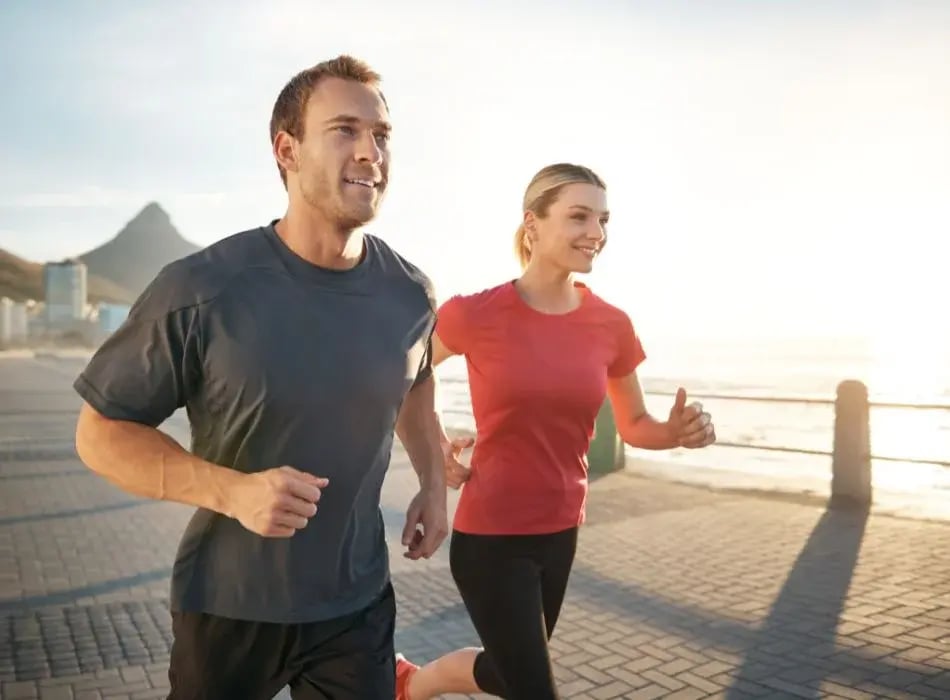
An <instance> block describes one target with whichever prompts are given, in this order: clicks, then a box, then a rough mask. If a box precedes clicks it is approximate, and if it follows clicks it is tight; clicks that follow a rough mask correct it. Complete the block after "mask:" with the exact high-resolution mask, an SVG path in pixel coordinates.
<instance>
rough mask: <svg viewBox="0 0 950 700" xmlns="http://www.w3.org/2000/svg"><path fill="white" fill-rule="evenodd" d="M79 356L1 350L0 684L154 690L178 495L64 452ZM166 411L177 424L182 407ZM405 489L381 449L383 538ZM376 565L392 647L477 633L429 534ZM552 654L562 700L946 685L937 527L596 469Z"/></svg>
mask: <svg viewBox="0 0 950 700" xmlns="http://www.w3.org/2000/svg"><path fill="white" fill-rule="evenodd" d="M82 364H83V359H81V358H69V357H62V356H59V357H52V356H48V357H42V356H40V357H33V356H30V355H24V356H22V357H14V356H6V357H3V356H0V698H2V699H3V700H14V699H18V698H42V699H44V700H49V699H56V700H92V699H93V698H95V699H100V698H162V697H165V693H166V692H167V676H166V671H167V663H168V651H169V645H170V643H171V630H170V623H169V617H168V608H167V602H166V596H167V592H168V577H169V573H170V567H171V563H172V559H173V557H174V552H175V549H176V546H177V543H178V538H179V535H180V533H181V531H182V528H183V526H184V524H185V522H186V520H187V519H188V517H189V514H190V509H189V508H186V507H183V506H179V505H176V504H167V503H153V502H147V501H142V500H139V499H136V498H133V497H130V496H128V495H126V494H124V493H122V492H121V491H119V490H117V489H115V488H113V487H112V486H110V485H109V484H107V483H106V482H104V481H103V480H101V479H99V478H97V477H96V476H94V475H92V474H91V473H90V472H89V471H88V470H86V469H85V468H84V467H83V466H82V465H81V464H80V463H79V462H78V460H77V458H76V456H75V452H74V450H73V445H72V431H73V428H74V424H75V414H76V410H77V408H78V399H77V398H76V396H75V395H74V394H73V392H72V391H71V389H70V384H71V382H72V379H73V378H74V377H75V375H76V373H77V372H78V371H79V369H80V368H81V366H82ZM166 427H167V428H168V429H169V430H170V432H172V434H173V435H175V436H176V437H177V438H178V439H180V440H186V434H187V428H186V426H185V424H184V422H183V420H182V417H181V416H175V417H174V418H173V419H171V420H170V421H169V424H168V425H167V426H166ZM413 493H414V475H413V473H412V470H411V468H410V467H409V465H408V463H407V461H406V458H405V455H404V454H403V453H402V452H401V451H397V452H396V453H395V454H394V458H393V465H392V470H391V473H390V475H389V477H388V479H387V482H386V486H385V489H384V493H383V511H384V516H385V519H386V522H387V525H388V527H389V529H390V541H391V542H392V543H394V544H396V543H398V533H399V530H400V529H401V525H402V517H403V513H404V509H405V506H406V504H407V502H408V500H409V498H410V497H411V495H412V494H413ZM451 502H452V503H454V492H453V500H452V501H451ZM392 568H393V577H394V584H395V588H396V592H397V596H398V604H399V618H398V627H397V646H398V647H399V649H400V650H401V651H403V652H404V653H406V654H407V655H408V656H409V657H410V658H412V659H414V660H416V661H424V660H428V659H431V658H433V657H435V656H436V655H438V654H440V653H442V652H444V651H447V650H449V649H452V648H454V647H457V646H461V645H471V644H475V643H477V639H476V637H475V635H474V632H473V631H472V628H471V625H470V623H469V622H468V620H467V616H466V614H465V610H464V608H463V606H462V604H461V602H460V600H459V597H458V594H457V593H456V591H455V588H454V585H453V583H452V580H451V576H450V573H449V570H448V561H447V547H443V548H442V550H441V551H440V552H439V554H438V555H437V556H436V557H435V558H433V559H432V560H431V561H428V562H421V563H420V562H409V561H407V560H405V559H403V558H402V557H401V553H400V550H399V548H398V547H396V546H394V547H393V550H392ZM552 651H553V655H554V659H555V662H556V672H557V677H558V679H559V681H560V688H561V693H562V696H563V697H564V698H571V699H581V698H586V699H593V698H596V699H602V700H605V699H608V698H644V699H647V698H679V699H684V700H688V699H691V698H736V699H738V698H759V697H767V698H852V699H857V698H874V697H884V698H934V699H939V698H948V697H950V523H948V522H945V521H940V520H923V519H915V518H913V517H894V516H893V515H887V514H881V513H877V512H872V513H871V514H867V513H863V512H856V511H846V510H826V509H825V507H824V504H823V503H821V502H819V501H818V500H815V499H808V498H803V497H792V496H782V495H780V494H768V493H755V494H749V493H739V492H728V491H722V490H719V491H717V490H714V489H709V488H702V487H699V486H689V485H683V484H673V483H670V482H667V481H663V480H659V479H651V478H645V477H643V476H642V475H638V474H637V473H636V472H635V471H633V470H632V469H628V470H627V471H624V472H620V473H615V474H611V475H609V476H604V477H601V478H599V479H597V480H595V482H594V483H593V485H592V488H591V495H590V503H589V521H588V523H587V525H586V526H585V527H584V529H583V530H582V535H581V539H580V549H579V553H578V557H577V564H576V567H575V571H574V574H573V577H572V579H571V585H570V589H569V593H568V597H567V600H566V603H565V608H564V612H563V614H562V618H561V622H560V624H559V626H558V629H557V631H556V633H555V638H554V640H553V641H552ZM280 697H282V698H286V697H289V695H288V694H287V693H286V691H284V692H282V693H281V696H280Z"/></svg>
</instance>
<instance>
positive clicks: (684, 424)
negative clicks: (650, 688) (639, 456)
mask: <svg viewBox="0 0 950 700" xmlns="http://www.w3.org/2000/svg"><path fill="white" fill-rule="evenodd" d="M523 209H524V219H523V223H522V225H521V226H520V227H519V229H518V232H517V234H516V237H515V246H516V251H517V253H518V256H519V258H520V260H521V264H522V268H523V270H524V272H523V274H522V276H521V277H520V278H519V279H518V280H516V281H514V282H506V283H504V284H502V285H499V286H497V287H494V288H492V289H488V290H485V291H483V292H480V293H477V294H472V295H469V296H456V297H453V298H452V299H450V300H448V301H447V302H446V303H445V304H444V305H443V306H442V307H441V309H440V310H439V315H438V322H437V324H436V330H435V334H434V337H433V362H434V363H435V364H438V363H439V362H442V361H443V360H445V359H446V358H447V357H450V356H451V355H454V354H461V355H464V356H465V358H466V362H467V366H468V376H469V385H470V387H471V395H472V408H473V411H474V414H475V422H476V425H477V428H478V430H477V440H476V441H475V450H474V453H473V455H472V459H471V465H472V466H471V470H469V469H466V468H465V467H464V466H462V465H461V463H459V462H458V459H457V457H458V455H459V452H460V450H461V449H462V448H464V447H465V446H468V444H470V441H469V442H462V441H456V442H454V443H450V442H449V441H448V438H443V444H444V445H445V446H446V469H447V472H448V474H447V477H448V478H447V480H448V483H449V485H450V486H452V487H453V488H459V487H460V486H461V485H462V483H463V482H464V484H465V488H464V489H463V490H462V493H461V496H460V499H459V503H458V508H457V510H456V514H455V521H454V525H453V532H452V539H451V544H450V552H449V558H450V563H451V569H452V575H453V577H454V579H455V582H456V585H457V586H458V589H459V593H460V594H461V596H462V599H463V601H464V602H465V606H466V608H467V609H468V612H469V615H470V616H471V619H472V623H473V625H474V626H475V629H476V631H477V632H478V635H479V637H480V639H481V642H482V644H483V645H484V649H475V648H470V649H460V650H458V651H454V652H452V653H449V654H447V655H445V656H443V657H441V658H439V659H436V660H435V661H433V662H431V663H429V664H427V665H425V666H423V667H421V668H420V667H418V666H416V665H414V664H412V663H410V662H409V661H407V660H406V659H405V658H403V657H402V656H401V655H399V656H397V695H396V697H397V700H427V699H428V698H432V697H434V696H437V695H440V694H442V693H477V692H484V693H489V694H492V695H497V696H502V697H505V698H509V699H510V700H522V699H523V700H550V699H553V698H557V697H558V694H557V689H556V687H555V682H554V677H553V674H552V668H551V660H550V657H549V654H548V646H547V643H548V639H549V638H550V636H551V634H552V632H553V630H554V626H555V623H556V621H557V617H558V613H559V612H560V609H561V603H562V601H563V599H564V593H565V591H566V588H567V582H568V577H569V575H570V571H571V566H572V564H573V560H574V552H575V547H576V544H577V532H578V527H579V525H580V524H582V523H583V521H584V503H585V500H586V496H587V462H586V455H587V451H588V448H589V445H590V439H591V436H592V433H593V429H594V421H595V419H596V416H597V412H598V410H599V409H600V407H601V405H602V404H603V401H604V397H605V394H606V395H608V396H609V398H610V401H611V404H612V407H613V410H614V414H615V418H616V421H617V427H618V431H619V433H620V435H621V437H622V438H623V440H624V441H625V442H626V443H627V444H629V445H632V446H634V447H639V448H643V449H654V450H660V449H670V448H674V447H705V446H706V445H709V444H711V443H712V442H714V440H715V431H714V429H713V425H712V423H711V421H710V417H709V415H708V414H707V413H704V412H702V408H701V406H699V405H698V404H694V405H692V406H689V407H687V406H686V393H685V391H683V390H682V389H680V390H679V391H678V392H677V396H676V400H675V402H674V405H673V408H672V409H671V411H670V415H669V419H668V420H667V421H662V422H661V421H658V420H656V419H654V418H653V417H651V416H650V415H649V414H648V413H647V411H646V409H645V407H644V400H643V392H642V390H641V388H640V382H639V381H638V379H637V374H636V369H637V366H638V365H639V364H640V363H641V362H642V361H643V360H644V358H645V355H644V352H643V349H642V347H641V346H640V341H639V339H638V337H637V334H636V332H635V331H634V327H633V324H632V323H631V322H630V319H629V318H628V317H627V315H626V314H625V313H624V312H623V311H621V310H620V309H618V308H616V307H614V306H611V305H610V304H608V303H607V302H605V301H603V300H602V299H600V298H599V297H598V296H596V295H595V294H594V293H593V292H591V291H590V289H588V287H586V286H585V285H583V284H581V283H580V282H577V281H575V280H574V279H573V276H574V274H575V273H584V272H589V271H590V270H591V267H592V265H593V261H594V259H595V258H596V257H597V255H598V254H599V253H600V252H601V250H602V249H603V247H604V243H605V242H606V240H607V236H606V226H607V217H608V213H607V205H606V187H605V185H604V183H603V181H602V180H601V179H600V178H599V177H598V176H597V175H596V174H595V173H593V172H592V171H591V170H589V169H588V168H585V167H582V166H579V165H573V164H569V163H562V164H556V165H551V166H548V167H546V168H544V169H542V170H541V171H540V172H538V173H537V175H535V177H534V178H533V179H532V181H531V183H530V184H529V185H528V188H527V192H526V193H525V197H524V205H523Z"/></svg>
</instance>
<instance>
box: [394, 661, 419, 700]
mask: <svg viewBox="0 0 950 700" xmlns="http://www.w3.org/2000/svg"><path fill="white" fill-rule="evenodd" d="M418 670H419V667H418V666H416V665H415V664H414V663H412V662H411V661H409V659H407V658H406V657H405V656H403V655H402V654H396V700H409V679H410V678H412V674H413V673H415V672H416V671H418Z"/></svg>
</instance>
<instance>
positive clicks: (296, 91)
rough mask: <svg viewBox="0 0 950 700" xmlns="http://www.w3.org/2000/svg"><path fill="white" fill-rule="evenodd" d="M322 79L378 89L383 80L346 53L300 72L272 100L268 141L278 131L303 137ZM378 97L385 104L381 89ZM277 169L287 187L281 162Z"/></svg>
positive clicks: (367, 66) (298, 138) (362, 62)
mask: <svg viewBox="0 0 950 700" xmlns="http://www.w3.org/2000/svg"><path fill="white" fill-rule="evenodd" d="M324 78H342V79H343V80H355V81H356V82H359V83H363V84H364V85H372V86H373V87H376V88H377V89H378V87H379V83H380V82H381V81H382V78H381V77H380V75H379V73H377V72H376V71H374V70H373V69H372V68H370V67H369V65H368V64H367V63H366V62H365V61H361V60H360V59H358V58H354V57H353V56H348V55H345V54H344V55H341V56H337V57H336V58H331V59H329V60H327V61H323V62H322V63H318V64H317V65H315V66H311V67H310V68H306V69H304V70H302V71H300V72H299V73H297V75H295V76H294V77H293V78H291V79H290V81H289V82H288V83H287V84H286V85H285V86H284V89H283V90H281V91H280V94H279V95H278V96H277V101H276V102H275V103H274V111H273V112H272V114H271V118H270V141H271V144H273V143H274V139H275V138H276V137H277V133H278V132H280V131H286V132H287V133H288V134H290V135H291V136H293V137H294V138H295V139H297V140H300V139H302V138H303V136H304V118H305V116H306V113H307V101H308V100H309V99H310V95H312V94H313V91H314V90H315V89H316V87H317V85H318V84H319V83H320V81H321V80H323V79H324ZM380 97H381V98H382V100H383V103H384V104H385V102H386V98H385V97H383V94H382V92H380ZM277 169H278V170H279V171H280V179H281V180H282V181H283V183H284V187H286V186H287V173H286V172H285V171H284V168H283V167H282V166H281V165H280V163H278V164H277Z"/></svg>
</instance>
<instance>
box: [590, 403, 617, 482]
mask: <svg viewBox="0 0 950 700" xmlns="http://www.w3.org/2000/svg"><path fill="white" fill-rule="evenodd" d="M625 461H626V454H625V453H624V444H623V440H621V439H620V435H619V434H618V433H617V423H616V421H615V420H614V412H613V408H612V407H611V405H610V401H604V405H603V406H601V408H600V412H599V413H598V414H597V420H596V422H595V423H594V439H593V440H591V443H590V450H588V452H587V465H588V468H589V469H590V472H591V473H592V474H607V473H609V472H614V471H617V470H619V469H623V467H624V463H625Z"/></svg>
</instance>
